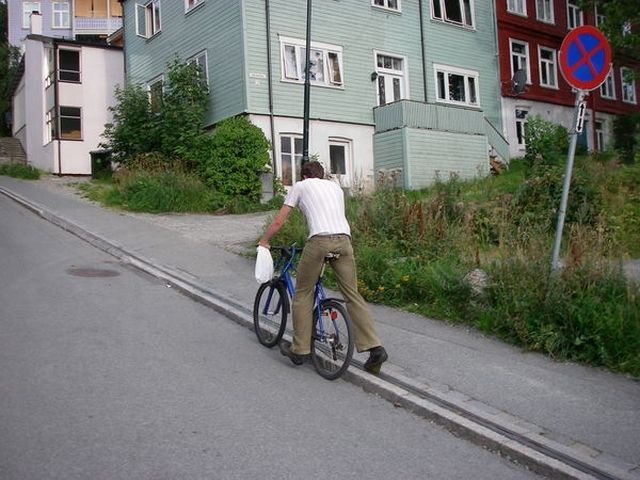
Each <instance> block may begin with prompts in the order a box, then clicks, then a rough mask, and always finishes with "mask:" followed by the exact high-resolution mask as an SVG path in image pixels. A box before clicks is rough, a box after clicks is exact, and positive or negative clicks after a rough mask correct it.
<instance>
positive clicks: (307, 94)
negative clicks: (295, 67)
mask: <svg viewBox="0 0 640 480" xmlns="http://www.w3.org/2000/svg"><path fill="white" fill-rule="evenodd" d="M310 65H311V0H307V43H306V44H305V63H304V113H303V121H302V163H303V164H304V163H306V162H308V161H309V102H310V98H311V82H310V79H309V76H310V75H309V67H310Z"/></svg>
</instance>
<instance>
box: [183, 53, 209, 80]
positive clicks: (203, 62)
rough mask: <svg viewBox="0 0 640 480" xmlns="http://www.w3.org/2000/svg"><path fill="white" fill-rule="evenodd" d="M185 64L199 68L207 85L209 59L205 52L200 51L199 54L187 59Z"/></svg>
mask: <svg viewBox="0 0 640 480" xmlns="http://www.w3.org/2000/svg"><path fill="white" fill-rule="evenodd" d="M187 62H188V63H195V64H197V65H199V66H200V68H201V69H202V73H203V74H204V79H205V81H206V82H207V85H209V58H208V56H207V51H206V50H202V51H201V52H198V53H196V54H195V55H193V56H191V57H189V58H188V59H187Z"/></svg>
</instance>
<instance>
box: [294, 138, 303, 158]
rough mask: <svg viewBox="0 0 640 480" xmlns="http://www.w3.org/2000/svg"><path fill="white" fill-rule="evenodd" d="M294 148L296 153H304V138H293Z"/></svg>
mask: <svg viewBox="0 0 640 480" xmlns="http://www.w3.org/2000/svg"><path fill="white" fill-rule="evenodd" d="M293 148H294V153H295V154H296V155H302V138H295V139H294V140H293Z"/></svg>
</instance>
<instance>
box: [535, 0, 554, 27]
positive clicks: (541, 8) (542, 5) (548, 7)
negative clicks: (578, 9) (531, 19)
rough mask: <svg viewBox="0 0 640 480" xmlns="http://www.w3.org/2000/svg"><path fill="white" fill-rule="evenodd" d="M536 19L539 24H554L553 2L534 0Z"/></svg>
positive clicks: (549, 0) (550, 0)
mask: <svg viewBox="0 0 640 480" xmlns="http://www.w3.org/2000/svg"><path fill="white" fill-rule="evenodd" d="M536 18H537V19H538V20H539V21H540V22H544V23H549V24H552V25H553V24H555V23H556V16H555V12H554V4H553V0H536Z"/></svg>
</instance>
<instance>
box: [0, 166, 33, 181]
mask: <svg viewBox="0 0 640 480" xmlns="http://www.w3.org/2000/svg"><path fill="white" fill-rule="evenodd" d="M0 175H7V176H9V177H14V178H22V179H25V180H37V179H39V178H40V170H38V169H37V168H35V167H32V166H31V165H25V164H23V163H6V164H3V165H0Z"/></svg>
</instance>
